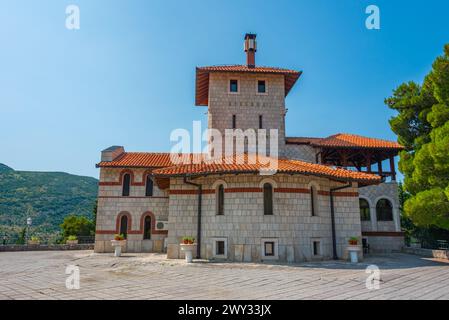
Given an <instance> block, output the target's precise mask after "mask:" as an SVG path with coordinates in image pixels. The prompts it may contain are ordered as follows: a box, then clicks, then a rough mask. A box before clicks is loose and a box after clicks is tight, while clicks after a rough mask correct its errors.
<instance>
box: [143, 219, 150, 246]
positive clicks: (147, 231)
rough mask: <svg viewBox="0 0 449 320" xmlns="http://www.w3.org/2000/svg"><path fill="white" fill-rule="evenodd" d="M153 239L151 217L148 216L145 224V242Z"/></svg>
mask: <svg viewBox="0 0 449 320" xmlns="http://www.w3.org/2000/svg"><path fill="white" fill-rule="evenodd" d="M150 239H151V217H150V216H146V217H145V220H144V223H143V240H150Z"/></svg>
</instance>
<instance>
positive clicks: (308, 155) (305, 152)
mask: <svg viewBox="0 0 449 320" xmlns="http://www.w3.org/2000/svg"><path fill="white" fill-rule="evenodd" d="M284 156H285V157H286V158H288V159H295V160H302V161H306V162H311V163H316V150H315V149H314V148H313V147H311V146H308V145H297V144H286V145H285V147H284Z"/></svg>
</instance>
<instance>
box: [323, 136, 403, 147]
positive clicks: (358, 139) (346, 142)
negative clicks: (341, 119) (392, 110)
mask: <svg viewBox="0 0 449 320" xmlns="http://www.w3.org/2000/svg"><path fill="white" fill-rule="evenodd" d="M314 144H316V145H318V146H323V147H342V148H352V147H359V148H378V149H404V147H403V146H401V145H400V144H399V143H397V142H393V141H387V140H382V139H375V138H367V137H363V136H359V135H355V134H347V133H339V134H335V135H333V136H330V137H327V138H324V139H320V140H318V141H317V142H315V143H314Z"/></svg>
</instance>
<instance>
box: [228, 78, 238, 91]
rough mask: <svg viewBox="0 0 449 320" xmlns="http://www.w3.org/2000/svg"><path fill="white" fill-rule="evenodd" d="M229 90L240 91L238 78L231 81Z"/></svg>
mask: <svg viewBox="0 0 449 320" xmlns="http://www.w3.org/2000/svg"><path fill="white" fill-rule="evenodd" d="M229 92H239V82H238V81H237V80H230V81H229Z"/></svg>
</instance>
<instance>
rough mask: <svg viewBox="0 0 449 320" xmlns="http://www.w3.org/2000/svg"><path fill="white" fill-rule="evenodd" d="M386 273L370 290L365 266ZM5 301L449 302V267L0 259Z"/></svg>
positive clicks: (145, 257) (382, 262)
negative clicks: (75, 273) (69, 281)
mask: <svg viewBox="0 0 449 320" xmlns="http://www.w3.org/2000/svg"><path fill="white" fill-rule="evenodd" d="M370 264H376V265H377V266H378V267H379V268H380V269H381V282H380V289H379V290H368V289H367V288H366V285H365V282H366V279H367V277H368V274H367V273H365V268H366V267H367V266H368V265H370ZM68 265H76V266H79V268H80V274H81V280H80V289H78V290H76V289H72V290H68V289H67V288H66V277H68V275H66V274H65V271H66V267H67V266H68ZM0 299H187V300H189V299H315V300H316V299H449V263H448V262H444V261H435V260H429V259H424V258H420V257H418V256H412V255H406V254H395V255H389V256H373V257H370V258H367V259H365V261H364V262H363V263H360V264H358V265H351V264H349V263H346V262H340V261H339V262H333V261H331V262H314V263H302V264H295V265H286V264H284V265H276V264H252V263H210V262H205V261H199V262H196V263H194V264H191V265H186V264H185V263H184V262H183V261H182V260H166V259H165V255H163V254H140V253H139V254H130V253H128V254H125V255H124V256H123V257H121V258H115V257H113V256H112V255H111V254H95V253H93V252H92V251H54V252H50V251H47V252H4V253H0Z"/></svg>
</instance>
